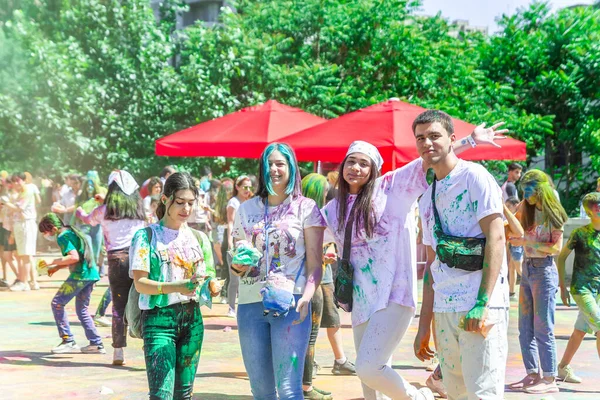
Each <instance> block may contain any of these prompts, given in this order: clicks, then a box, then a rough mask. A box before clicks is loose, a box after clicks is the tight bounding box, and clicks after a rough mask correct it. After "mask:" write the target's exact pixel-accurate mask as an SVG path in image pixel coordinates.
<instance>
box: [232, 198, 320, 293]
mask: <svg viewBox="0 0 600 400" xmlns="http://www.w3.org/2000/svg"><path fill="white" fill-rule="evenodd" d="M264 201H265V200H264V199H262V198H260V197H254V198H253V199H250V200H248V201H245V202H244V203H243V204H241V205H240V207H239V209H238V211H237V214H236V217H235V222H234V224H233V232H232V236H233V237H234V238H235V239H238V240H247V241H249V242H251V243H252V245H253V246H254V247H256V248H257V249H258V250H259V251H260V252H261V253H263V257H262V258H261V259H260V261H259V266H258V267H254V268H251V269H250V270H249V271H248V272H247V273H246V274H245V275H244V276H242V278H241V280H240V291H239V303H240V304H248V303H257V302H260V301H262V297H261V295H260V289H261V288H262V287H263V282H264V280H265V275H266V259H265V256H264V253H265V248H266V246H265V235H264V232H265V204H264ZM266 220H267V222H268V223H267V231H268V238H269V257H268V258H269V264H270V267H269V273H283V274H285V276H286V277H287V278H288V279H292V280H294V279H295V278H296V276H297V275H298V271H300V268H303V264H304V260H305V258H306V249H305V243H304V229H306V228H311V227H325V221H324V220H323V217H322V216H321V213H320V211H319V208H318V207H317V204H316V203H315V201H314V200H311V199H308V198H306V197H303V196H298V197H296V198H294V199H292V197H291V196H290V197H288V198H287V199H286V200H285V201H284V202H283V203H282V204H280V205H278V206H275V207H271V206H269V207H268V212H267V216H266ZM305 271H306V270H304V271H303V272H301V273H300V275H299V276H298V280H297V281H296V285H295V289H294V293H296V294H302V293H303V291H304V286H305V285H306V278H305Z"/></svg>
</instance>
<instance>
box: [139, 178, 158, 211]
mask: <svg viewBox="0 0 600 400" xmlns="http://www.w3.org/2000/svg"><path fill="white" fill-rule="evenodd" d="M162 190H163V181H162V180H161V179H160V178H159V177H158V176H153V177H152V178H150V180H149V181H148V195H147V196H146V197H144V200H143V203H142V204H143V206H144V211H145V212H146V214H149V213H150V202H151V201H152V200H151V199H152V196H159V197H160V194H161V193H162Z"/></svg>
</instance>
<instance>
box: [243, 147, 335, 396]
mask: <svg viewBox="0 0 600 400" xmlns="http://www.w3.org/2000/svg"><path fill="white" fill-rule="evenodd" d="M324 228H325V221H324V219H323V217H322V216H321V212H320V210H319V207H318V206H317V204H316V202H315V201H314V200H312V199H308V198H306V197H304V196H302V192H301V187H300V171H299V169H298V163H297V161H296V156H295V154H294V152H293V150H292V149H291V148H290V146H288V145H286V144H282V143H273V144H270V145H269V146H267V147H266V149H265V150H264V152H263V154H262V155H261V157H260V166H259V183H258V191H257V195H256V196H255V197H254V198H252V199H250V200H247V201H245V202H244V203H243V204H241V205H240V207H239V208H238V210H237V213H236V217H235V222H234V226H233V232H232V235H233V238H234V239H236V240H238V241H245V243H240V244H239V245H240V248H241V247H242V245H244V244H245V245H246V246H253V247H254V248H255V249H258V251H260V252H261V253H262V257H261V258H260V260H259V261H258V264H257V265H241V264H237V263H232V265H231V272H232V273H233V274H236V275H238V276H240V277H241V282H240V289H239V302H238V312H237V321H238V329H239V336H240V345H241V348H242V357H243V359H244V365H245V366H246V371H247V372H248V378H249V379H250V387H251V389H252V394H253V396H254V398H255V399H261V400H277V399H278V398H279V399H280V400H297V399H302V398H303V393H302V373H303V369H304V359H305V355H306V349H307V347H308V339H309V335H310V328H311V324H310V319H309V318H306V317H307V316H308V315H309V313H310V301H311V299H312V297H313V294H314V292H315V290H316V289H317V287H318V286H319V283H320V282H321V271H322V269H321V262H322V259H323V230H324ZM234 260H235V258H234ZM278 396H279V397H278Z"/></svg>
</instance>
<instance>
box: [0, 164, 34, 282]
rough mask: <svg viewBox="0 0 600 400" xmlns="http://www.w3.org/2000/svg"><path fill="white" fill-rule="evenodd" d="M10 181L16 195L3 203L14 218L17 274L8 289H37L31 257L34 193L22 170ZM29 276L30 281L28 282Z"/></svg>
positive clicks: (32, 251) (32, 252)
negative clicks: (12, 199)
mask: <svg viewBox="0 0 600 400" xmlns="http://www.w3.org/2000/svg"><path fill="white" fill-rule="evenodd" d="M11 181H12V186H13V189H14V190H15V192H16V196H17V197H16V199H15V200H14V203H13V202H10V201H9V202H4V203H3V205H4V206H5V207H8V208H9V209H10V210H11V211H12V215H13V218H14V222H13V235H14V240H15V243H16V250H17V260H18V271H19V275H18V281H17V282H15V284H13V285H12V286H11V287H10V290H11V291H26V290H30V289H32V290H39V288H40V286H39V284H38V282H37V273H36V271H33V257H34V256H35V253H36V242H37V224H36V218H37V211H36V207H35V202H36V199H35V193H34V191H33V190H32V188H31V187H30V186H28V185H27V184H26V183H25V174H24V173H22V172H17V173H15V174H14V175H13V176H12V180H11ZM5 200H7V199H5ZM29 278H31V281H29V284H28V279H29Z"/></svg>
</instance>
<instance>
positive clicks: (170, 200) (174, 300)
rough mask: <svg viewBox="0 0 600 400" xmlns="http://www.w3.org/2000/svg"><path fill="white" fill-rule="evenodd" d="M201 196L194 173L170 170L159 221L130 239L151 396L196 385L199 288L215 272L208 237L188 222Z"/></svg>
mask: <svg viewBox="0 0 600 400" xmlns="http://www.w3.org/2000/svg"><path fill="white" fill-rule="evenodd" d="M197 196H198V188H196V186H195V185H194V181H193V180H192V177H191V176H190V174H188V173H187V172H176V173H174V174H172V175H170V176H169V178H167V180H166V182H165V186H164V190H163V194H162V196H161V201H160V203H159V206H158V209H157V210H156V215H157V217H158V218H160V222H158V223H156V224H151V225H150V226H148V227H147V228H145V229H141V230H140V231H138V232H137V233H136V234H135V236H134V238H133V242H132V244H131V250H130V260H131V266H130V275H131V276H132V277H133V279H134V282H135V288H136V289H137V291H138V292H139V293H140V300H139V306H140V310H142V336H143V339H144V357H145V360H146V372H147V375H148V386H149V389H150V398H151V399H171V398H176V399H191V398H192V394H193V390H194V378H195V376H196V370H197V368H198V362H199V360H200V351H201V347H202V340H203V337H204V324H203V321H202V314H201V312H200V304H199V298H198V294H197V292H196V289H197V288H198V287H199V286H200V285H202V284H203V283H204V282H205V281H206V280H207V279H208V278H214V276H215V269H214V263H213V258H212V248H211V244H210V241H209V239H208V237H207V236H206V235H205V234H204V233H203V232H200V231H195V230H193V229H191V228H190V227H189V226H188V225H187V223H186V221H187V219H188V218H189V217H190V215H191V213H192V211H193V208H194V206H195V204H196V200H197ZM206 284H209V283H208V282H207V283H206ZM209 287H210V288H211V289H212V286H211V285H209ZM217 293H218V291H217ZM217 293H215V292H213V291H212V290H211V294H212V295H216V294H217Z"/></svg>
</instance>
